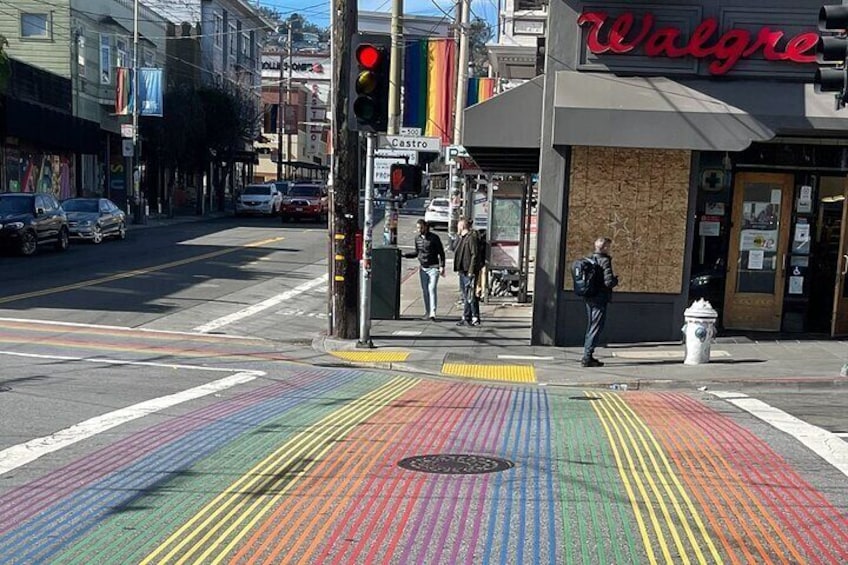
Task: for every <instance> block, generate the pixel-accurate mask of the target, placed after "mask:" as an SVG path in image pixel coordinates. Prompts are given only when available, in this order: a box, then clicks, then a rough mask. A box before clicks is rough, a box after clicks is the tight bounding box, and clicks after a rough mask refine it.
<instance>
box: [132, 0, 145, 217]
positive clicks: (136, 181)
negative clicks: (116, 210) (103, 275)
mask: <svg viewBox="0 0 848 565" xmlns="http://www.w3.org/2000/svg"><path fill="white" fill-rule="evenodd" d="M138 94H139V92H138V0H135V1H134V2H133V61H132V101H133V105H132V126H133V132H132V141H133V154H132V160H131V162H132V167H130V169H131V170H132V187H133V196H135V197H136V215H135V217H134V220H135V223H137V224H143V223H146V222H145V221H144V219H145V218H144V197H143V196H142V194H141V155H140V153H141V144H140V143H139V139H138V105H139V103H140V102H141V99H140V97H139V95H138Z"/></svg>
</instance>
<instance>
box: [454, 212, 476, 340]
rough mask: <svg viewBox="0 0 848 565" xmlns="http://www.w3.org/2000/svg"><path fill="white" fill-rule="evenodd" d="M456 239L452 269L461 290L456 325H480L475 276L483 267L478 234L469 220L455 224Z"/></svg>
mask: <svg viewBox="0 0 848 565" xmlns="http://www.w3.org/2000/svg"><path fill="white" fill-rule="evenodd" d="M456 231H457V234H458V236H459V237H458V239H457V240H456V246H455V247H454V255H453V270H454V271H456V272H457V274H459V288H460V290H461V291H462V318H461V319H460V320H459V321H458V322H457V323H456V325H457V326H466V325H468V326H479V325H480V302H479V300H478V299H477V277H479V276H480V270H481V269H482V268H483V258H482V257H480V254H479V244H478V239H477V238H478V235H477V232H476V231H473V230H472V229H471V221H470V220H466V219H465V218H462V219H460V220H459V222H458V223H457V226H456Z"/></svg>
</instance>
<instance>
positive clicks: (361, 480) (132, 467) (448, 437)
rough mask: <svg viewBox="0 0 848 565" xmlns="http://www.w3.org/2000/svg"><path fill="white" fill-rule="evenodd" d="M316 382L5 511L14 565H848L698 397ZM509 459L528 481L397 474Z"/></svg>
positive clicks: (84, 467) (135, 440) (844, 546)
mask: <svg viewBox="0 0 848 565" xmlns="http://www.w3.org/2000/svg"><path fill="white" fill-rule="evenodd" d="M582 398H583V400H580V399H579V398H577V397H571V398H569V397H568V396H566V395H563V394H561V393H559V392H556V391H548V390H546V389H542V388H538V387H521V386H495V385H491V384H489V385H485V384H480V383H474V382H450V381H447V380H437V381H429V380H420V379H413V378H407V377H392V378H389V377H384V376H381V375H377V374H374V373H369V372H364V371H353V370H341V371H340V370H315V369H307V370H302V371H299V372H296V373H292V374H290V375H287V376H286V378H285V380H284V381H282V382H278V383H274V384H271V385H269V386H267V387H263V388H261V389H257V390H253V391H250V392H247V393H245V394H242V395H239V396H237V397H235V398H233V399H231V400H228V401H222V402H219V403H216V404H213V405H210V406H207V407H204V408H201V409H199V410H196V411H194V412H191V413H188V414H184V415H182V416H180V417H176V418H172V419H171V420H168V421H165V422H162V423H160V424H157V425H156V426H153V427H151V428H148V429H146V430H143V431H141V432H138V433H136V434H133V435H130V436H128V437H127V438H126V439H123V440H120V441H118V442H116V443H114V444H112V445H109V446H108V447H106V448H103V449H101V450H99V451H95V452H94V453H92V454H91V455H89V456H88V457H85V458H83V459H80V460H79V461H77V462H75V463H72V464H70V465H68V466H67V467H65V468H63V469H61V470H59V471H57V472H55V473H52V474H49V475H47V476H44V477H42V478H39V479H37V480H35V481H33V482H31V483H29V484H27V485H24V486H21V487H18V488H15V489H11V490H8V491H7V492H5V493H4V494H3V495H2V496H0V561H2V562H3V563H15V564H17V563H51V562H55V563H63V564H79V565H85V564H89V563H157V564H158V563H200V562H202V563H250V564H253V563H269V564H270V563H287V564H288V563H327V564H348V563H368V564H370V563H450V564H453V563H494V562H497V563H724V562H730V563H743V562H756V563H764V562H798V563H845V562H848V519H846V517H845V516H844V515H843V514H840V511H839V509H837V508H835V507H834V506H833V505H832V504H831V503H830V502H829V501H828V500H827V499H826V498H825V496H824V495H822V494H821V493H820V492H818V491H817V490H816V489H815V488H813V487H812V486H811V485H810V484H809V483H807V482H805V481H804V479H803V478H802V477H801V476H800V475H799V474H798V473H797V472H796V471H795V470H793V469H792V468H791V467H790V465H789V464H788V462H787V461H786V460H784V459H783V458H782V457H781V456H780V455H778V454H777V453H775V452H774V451H772V450H771V449H770V448H769V446H768V445H767V444H766V443H765V442H764V441H763V440H762V439H760V438H758V437H757V436H755V435H754V434H752V433H751V432H750V431H748V430H747V429H745V428H743V427H742V426H740V425H739V424H737V423H736V422H735V421H734V420H732V419H730V418H728V417H727V416H725V415H723V414H721V413H719V412H717V411H716V410H714V409H712V408H710V407H708V406H705V405H704V404H702V403H700V402H699V401H697V400H696V399H694V398H692V397H690V396H688V395H685V394H672V393H642V392H636V393H632V392H631V393H626V394H623V395H620V394H614V393H607V392H604V393H595V394H591V395H589V394H585V395H583V396H582ZM425 453H472V454H488V455H493V456H497V457H504V458H507V459H510V460H511V461H513V462H514V463H515V466H514V467H513V468H512V469H509V470H507V471H504V472H501V473H495V474H486V475H464V476H457V475H431V474H424V473H415V472H410V471H406V470H404V469H401V468H399V467H398V466H397V461H399V460H401V459H403V458H405V457H409V456H411V455H420V454H425Z"/></svg>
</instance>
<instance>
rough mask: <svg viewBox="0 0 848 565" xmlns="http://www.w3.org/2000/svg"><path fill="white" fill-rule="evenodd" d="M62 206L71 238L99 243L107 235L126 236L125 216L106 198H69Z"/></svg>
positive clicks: (120, 237) (122, 237)
mask: <svg viewBox="0 0 848 565" xmlns="http://www.w3.org/2000/svg"><path fill="white" fill-rule="evenodd" d="M62 208H63V209H64V210H65V214H66V215H67V216H68V228H69V230H70V235H71V237H72V238H75V239H86V240H89V241H91V242H92V243H100V242H102V241H103V240H104V239H105V238H107V237H114V238H117V239H124V238H126V237H127V216H126V214H124V212H123V210H121V209H120V208H118V207H117V206H116V205H115V203H114V202H112V201H111V200H109V199H108V198H70V199H68V200H65V201H63V202H62Z"/></svg>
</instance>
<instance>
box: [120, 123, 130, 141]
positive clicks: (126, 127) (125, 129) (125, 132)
mask: <svg viewBox="0 0 848 565" xmlns="http://www.w3.org/2000/svg"><path fill="white" fill-rule="evenodd" d="M132 136H133V125H132V124H121V137H123V138H125V139H132Z"/></svg>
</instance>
